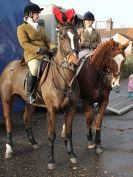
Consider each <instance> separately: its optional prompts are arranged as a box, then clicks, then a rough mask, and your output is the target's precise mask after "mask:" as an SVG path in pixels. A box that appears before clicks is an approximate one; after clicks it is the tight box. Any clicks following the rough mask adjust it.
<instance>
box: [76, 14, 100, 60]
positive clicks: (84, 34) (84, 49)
mask: <svg viewBox="0 0 133 177" xmlns="http://www.w3.org/2000/svg"><path fill="white" fill-rule="evenodd" d="M94 21H95V17H94V15H93V14H92V13H91V12H90V11H88V12H86V13H85V14H84V16H83V23H84V27H82V28H79V29H78V30H77V32H78V35H79V37H80V47H81V52H80V54H79V57H80V58H83V57H84V56H86V55H87V54H90V53H91V52H92V51H93V50H94V49H96V48H97V46H98V44H100V42H101V37H100V34H99V32H98V31H96V30H95V29H94V28H93V27H92V25H93V23H94Z"/></svg>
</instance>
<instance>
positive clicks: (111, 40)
mask: <svg viewBox="0 0 133 177" xmlns="http://www.w3.org/2000/svg"><path fill="white" fill-rule="evenodd" d="M109 43H110V45H111V46H112V47H113V46H114V40H113V38H111V39H110V40H109Z"/></svg>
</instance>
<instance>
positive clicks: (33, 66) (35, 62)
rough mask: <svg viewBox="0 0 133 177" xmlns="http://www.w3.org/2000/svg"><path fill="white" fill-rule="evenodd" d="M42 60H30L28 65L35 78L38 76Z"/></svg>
mask: <svg viewBox="0 0 133 177" xmlns="http://www.w3.org/2000/svg"><path fill="white" fill-rule="evenodd" d="M41 62H42V60H39V59H33V60H30V61H29V62H28V63H27V64H28V67H29V70H30V72H31V74H32V75H33V76H37V74H38V69H39V67H40V64H41Z"/></svg>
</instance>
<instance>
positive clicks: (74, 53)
mask: <svg viewBox="0 0 133 177" xmlns="http://www.w3.org/2000/svg"><path fill="white" fill-rule="evenodd" d="M53 12H54V14H55V17H56V19H57V22H58V23H57V25H56V26H57V32H58V51H57V55H58V57H57V58H58V62H61V63H62V64H63V65H64V66H65V65H66V66H68V65H78V63H79V57H78V53H79V36H78V34H77V31H76V29H75V23H76V22H77V16H76V15H75V11H74V9H69V10H67V11H66V12H64V13H63V12H61V10H60V9H58V8H54V10H53ZM59 59H60V61H59ZM61 59H62V61H61Z"/></svg>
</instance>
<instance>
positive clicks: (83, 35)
mask: <svg viewBox="0 0 133 177" xmlns="http://www.w3.org/2000/svg"><path fill="white" fill-rule="evenodd" d="M77 32H78V35H79V37H80V44H81V45H82V44H83V43H86V44H90V45H91V47H92V48H93V49H95V48H96V47H97V45H98V44H100V42H101V37H100V34H99V32H97V31H96V30H95V29H94V28H92V33H91V34H89V32H88V30H87V29H86V28H85V27H83V28H79V29H78V30H77Z"/></svg>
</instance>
